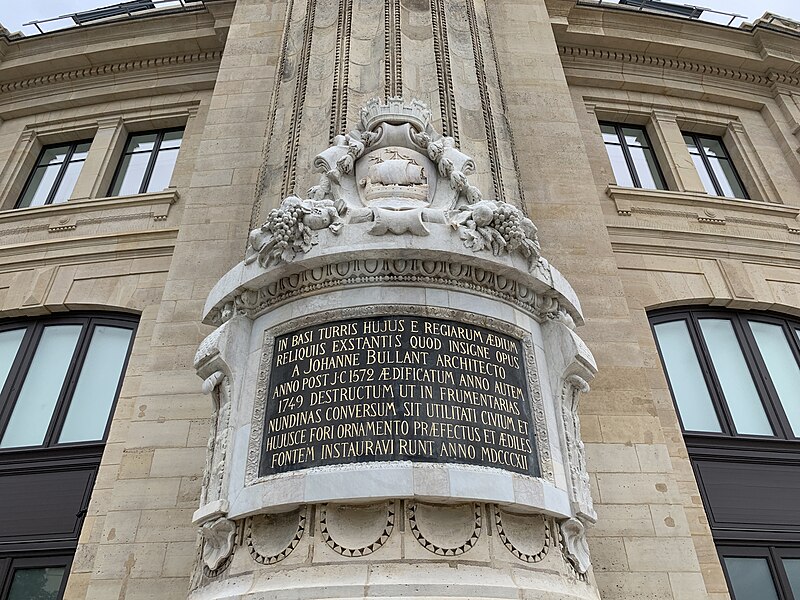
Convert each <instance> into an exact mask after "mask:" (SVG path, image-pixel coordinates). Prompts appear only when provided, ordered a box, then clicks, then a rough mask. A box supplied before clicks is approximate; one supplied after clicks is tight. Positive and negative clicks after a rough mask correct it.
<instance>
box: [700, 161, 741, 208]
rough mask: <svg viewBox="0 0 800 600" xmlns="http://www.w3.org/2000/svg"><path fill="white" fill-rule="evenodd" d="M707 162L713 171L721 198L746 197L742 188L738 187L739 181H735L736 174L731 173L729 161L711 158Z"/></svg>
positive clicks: (731, 168)
mask: <svg viewBox="0 0 800 600" xmlns="http://www.w3.org/2000/svg"><path fill="white" fill-rule="evenodd" d="M708 162H709V164H710V165H711V168H712V169H713V171H714V175H715V176H716V178H717V182H718V183H719V185H720V187H721V188H722V190H721V191H722V195H723V196H727V197H728V198H746V197H747V195H746V194H745V193H744V190H743V189H742V186H740V185H739V181H738V180H737V179H736V173H734V172H733V167H732V166H731V163H730V161H729V160H726V159H719V158H713V157H712V158H709V159H708Z"/></svg>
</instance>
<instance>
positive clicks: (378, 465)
mask: <svg viewBox="0 0 800 600" xmlns="http://www.w3.org/2000/svg"><path fill="white" fill-rule="evenodd" d="M395 289H397V288H395ZM364 291H365V290H364V289H363V288H362V289H361V290H359V293H360V294H363V293H364ZM397 291H398V292H400V290H399V289H397ZM409 291H411V290H409ZM415 291H417V292H424V290H422V289H421V288H416V290H415ZM353 292H355V290H353ZM412 295H413V292H412ZM455 295H456V296H461V295H462V294H460V293H456V294H455ZM464 296H468V294H464ZM448 297H449V299H450V300H455V298H454V297H453V296H452V295H448ZM473 300H474V297H473ZM362 301H363V296H362ZM484 303H485V304H487V305H494V306H492V307H491V308H493V309H494V310H491V309H490V310H485V309H489V308H490V307H489V306H481V307H480V309H481V313H482V314H481V313H478V312H470V311H467V310H465V309H462V308H458V309H457V308H452V307H444V306H433V305H430V304H429V305H427V306H426V305H420V303H416V304H405V303H403V304H378V303H376V304H371V305H366V306H350V307H347V308H340V309H332V310H324V311H321V312H315V313H312V314H305V315H303V316H296V313H295V311H294V310H291V309H290V307H288V306H285V307H283V308H284V309H285V311H282V310H280V309H278V310H277V311H275V312H272V313H271V314H270V315H269V316H266V315H265V316H263V317H261V318H258V319H256V320H255V321H253V322H252V324H253V329H252V330H251V331H252V332H251V346H250V352H251V359H250V361H249V363H250V366H249V369H248V370H251V369H257V372H256V373H252V371H251V373H252V375H255V376H252V375H251V380H252V381H254V382H255V385H254V386H253V387H254V388H255V389H253V387H251V388H250V389H247V390H242V394H245V395H246V396H247V397H242V400H243V401H245V402H246V401H247V400H250V399H252V400H251V401H252V402H253V405H252V410H251V411H250V413H249V417H250V419H249V423H241V422H240V425H249V427H246V429H247V430H248V433H247V437H246V452H247V455H246V460H245V461H242V458H243V457H242V455H241V453H240V452H241V450H242V449H243V448H242V446H244V445H245V439H244V437H245V436H244V431H241V433H240V434H239V435H237V436H236V438H237V441H235V442H234V446H237V447H238V448H237V450H239V451H238V452H237V454H238V455H239V459H238V460H237V461H236V462H237V463H239V464H241V463H242V462H245V465H244V469H243V471H240V472H239V473H238V474H237V475H238V476H237V477H233V478H232V479H231V489H230V490H229V495H228V497H229V498H230V505H229V506H230V507H229V512H228V515H229V518H239V517H241V516H247V515H250V514H256V513H263V512H279V511H285V510H289V509H291V508H293V507H296V506H298V505H300V504H304V503H314V502H326V501H331V502H335V501H346V502H374V501H378V500H382V499H391V498H416V499H419V500H425V501H435V502H445V503H460V502H467V501H482V502H495V503H498V504H501V505H503V506H506V507H509V508H512V509H515V510H520V511H524V512H539V513H541V512H544V513H547V514H550V515H553V516H555V517H559V518H566V517H569V516H570V515H571V512H570V499H569V495H568V492H567V491H566V489H565V487H566V486H565V485H563V483H562V485H558V484H557V476H556V474H555V473H554V468H553V465H554V457H553V452H554V451H555V452H557V453H558V454H557V456H556V460H555V464H559V462H560V460H561V456H560V450H559V449H558V448H557V447H556V448H554V447H553V441H557V440H558V439H559V435H558V430H557V429H556V427H557V426H556V425H555V420H556V416H555V414H554V413H553V411H554V408H553V407H552V406H550V407H548V406H547V404H548V402H546V401H545V397H544V396H543V392H542V385H543V384H544V385H545V386H547V382H546V377H545V376H544V374H542V373H540V370H541V369H542V367H543V366H544V363H543V361H542V360H539V359H537V357H536V344H535V343H534V337H533V335H532V332H531V331H530V329H531V328H533V327H537V328H538V327H539V323H538V322H537V321H536V320H535V319H531V318H530V316H528V315H524V313H522V312H521V311H518V310H517V309H511V311H510V312H509V311H508V308H509V307H508V306H507V305H505V304H504V303H497V302H496V301H491V300H488V301H484V302H482V303H481V304H484ZM456 304H461V303H460V302H456ZM329 306H330V304H329ZM498 309H500V310H499V312H501V313H503V316H504V317H506V318H510V320H512V321H513V320H516V321H518V322H520V323H521V324H524V323H527V324H528V328H527V329H526V328H525V327H523V326H520V325H518V324H515V323H513V322H509V320H506V319H504V318H497V317H496V316H488V315H487V314H486V313H488V312H491V313H497V312H498ZM276 313H283V314H284V315H285V318H280V316H279V315H278V314H276ZM383 315H397V316H426V317H431V318H440V319H448V320H451V321H456V322H461V323H464V324H469V325H477V326H481V327H485V328H488V329H492V330H495V331H497V332H499V333H503V334H506V335H510V336H512V337H514V338H515V339H518V340H520V342H521V343H522V346H523V352H524V355H525V371H526V372H525V376H526V379H527V385H528V397H529V400H530V404H531V406H530V408H531V416H532V419H533V428H534V432H535V441H536V453H537V458H538V462H539V471H540V473H541V475H540V476H539V477H533V476H529V475H523V474H518V473H514V472H511V471H506V470H503V469H501V468H497V467H485V466H477V465H464V464H458V463H427V462H415V461H377V462H369V463H349V464H344V465H328V466H321V467H309V468H306V469H299V470H297V471H291V472H287V473H279V474H273V475H265V476H259V463H260V460H261V456H262V448H263V435H264V413H265V409H266V400H267V398H266V394H267V390H268V382H269V373H270V368H271V364H272V352H273V348H274V341H275V338H276V337H277V336H280V335H283V334H285V333H288V332H291V331H296V330H299V329H303V328H305V327H309V326H314V325H318V324H322V323H326V322H333V321H339V320H345V319H352V318H364V317H372V316H383ZM262 319H265V320H268V321H271V322H272V323H274V324H273V325H271V326H270V325H267V324H266V323H265V325H267V327H266V328H264V329H263V333H261V327H259V325H261V323H259V321H261V320H262ZM262 323H263V321H262ZM537 335H538V334H537ZM257 340H258V341H260V344H259V343H257ZM256 352H257V353H258V360H257V362H256V356H255V355H256ZM543 380H544V381H543ZM548 389H549V388H548ZM551 394H552V392H548V393H547V395H548V396H549V395H551ZM550 404H552V402H550ZM239 410H240V411H242V412H240V416H241V417H245V415H244V414H242V413H243V412H245V411H247V410H248V407H246V406H244V405H242V406H241V408H240V409H239ZM550 413H553V414H550Z"/></svg>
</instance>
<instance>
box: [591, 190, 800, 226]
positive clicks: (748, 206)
mask: <svg viewBox="0 0 800 600" xmlns="http://www.w3.org/2000/svg"><path fill="white" fill-rule="evenodd" d="M606 194H607V195H608V197H609V198H611V200H613V202H614V205H615V207H616V209H617V214H618V215H620V216H631V214H632V213H636V212H642V213H651V212H652V211H653V209H655V210H658V209H662V208H666V207H676V206H680V207H691V208H693V209H696V210H694V211H692V210H686V209H685V208H683V209H682V210H678V211H674V216H680V217H688V218H691V217H694V218H695V219H697V221H698V222H701V223H715V224H719V225H725V224H726V223H727V222H736V221H742V222H746V223H747V224H748V225H754V226H762V227H777V228H781V229H785V230H786V231H788V232H789V233H800V221H798V217H799V216H800V206H787V205H785V204H774V203H769V202H760V201H757V200H741V199H738V198H724V197H719V196H709V195H708V194H702V193H698V192H671V191H667V190H646V189H641V188H629V187H621V186H617V185H609V186H608V188H606ZM754 218H755V219H760V221H758V220H754Z"/></svg>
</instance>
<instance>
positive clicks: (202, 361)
mask: <svg viewBox="0 0 800 600" xmlns="http://www.w3.org/2000/svg"><path fill="white" fill-rule="evenodd" d="M250 325H251V321H250V319H248V318H247V317H245V316H244V315H237V316H234V317H233V318H231V319H230V320H229V321H227V322H226V323H225V324H223V325H222V326H221V327H218V328H217V329H215V330H214V331H213V332H212V333H211V334H210V335H209V336H208V337H206V339H205V340H203V343H202V344H201V345H200V348H199V349H198V351H197V354H196V356H195V361H194V362H195V368H196V369H197V374H198V375H199V376H200V377H202V378H203V384H202V391H203V393H204V394H207V395H210V396H211V398H212V402H213V408H214V415H213V418H212V423H211V432H210V435H209V438H208V450H207V458H206V467H205V472H204V474H203V484H202V488H201V493H200V494H201V495H200V498H201V502H200V509H199V510H198V511H197V512H196V513H195V516H194V521H195V522H196V523H203V522H204V521H209V520H210V519H212V518H214V517H222V516H225V515H226V514H227V500H226V497H225V495H226V486H227V480H228V475H227V469H226V467H227V463H228V454H229V446H230V438H231V423H230V421H231V408H232V404H233V401H234V389H235V388H234V381H235V380H236V375H237V373H236V372H235V369H236V367H235V365H242V364H245V362H246V361H245V360H243V358H242V356H241V353H242V352H243V348H246V347H247V342H248V340H249V331H250ZM209 522H210V521H209ZM204 527H205V525H204ZM209 568H211V569H212V570H213V567H209Z"/></svg>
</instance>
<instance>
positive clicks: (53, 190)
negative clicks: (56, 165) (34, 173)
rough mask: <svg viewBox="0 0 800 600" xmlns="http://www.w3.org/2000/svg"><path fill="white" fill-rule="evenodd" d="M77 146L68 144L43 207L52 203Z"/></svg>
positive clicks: (75, 143)
mask: <svg viewBox="0 0 800 600" xmlns="http://www.w3.org/2000/svg"><path fill="white" fill-rule="evenodd" d="M77 145H78V144H77V142H73V143H72V144H70V146H69V150H67V154H66V155H65V156H64V162H63V163H61V168H60V169H59V170H58V175H56V178H55V180H54V181H53V185H52V186H51V187H50V192H49V193H48V194H47V199H46V200H45V201H44V204H45V206H47V205H48V204H52V203H53V199H54V198H55V197H56V192H57V191H58V188H59V187H60V186H61V181H62V180H63V179H64V174H65V173H66V172H67V169H68V168H69V162H70V161H71V160H72V155H73V154H74V153H75V148H76V147H77Z"/></svg>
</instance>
